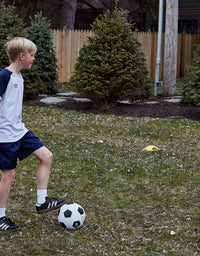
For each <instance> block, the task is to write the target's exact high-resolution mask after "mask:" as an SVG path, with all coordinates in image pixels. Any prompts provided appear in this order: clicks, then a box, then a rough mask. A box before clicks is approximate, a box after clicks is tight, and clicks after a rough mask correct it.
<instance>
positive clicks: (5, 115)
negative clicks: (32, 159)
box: [0, 69, 28, 143]
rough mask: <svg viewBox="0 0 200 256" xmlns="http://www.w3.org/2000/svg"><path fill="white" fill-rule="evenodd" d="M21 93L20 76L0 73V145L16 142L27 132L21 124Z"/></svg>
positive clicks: (4, 70)
mask: <svg viewBox="0 0 200 256" xmlns="http://www.w3.org/2000/svg"><path fill="white" fill-rule="evenodd" d="M23 92H24V80H23V77H22V75H21V74H16V73H13V72H11V71H9V70H8V69H3V70H1V71H0V96H1V97H2V100H1V101H0V143H6V142H15V141H18V140H19V139H21V138H22V137H23V136H24V135H25V134H26V133H27V131H28V130H27V129H26V128H25V126H24V123H23V122H22V104H23Z"/></svg>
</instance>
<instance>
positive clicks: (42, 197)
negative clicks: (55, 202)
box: [37, 189, 47, 204]
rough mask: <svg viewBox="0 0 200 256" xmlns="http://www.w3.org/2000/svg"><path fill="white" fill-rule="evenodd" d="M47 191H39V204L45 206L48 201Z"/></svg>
mask: <svg viewBox="0 0 200 256" xmlns="http://www.w3.org/2000/svg"><path fill="white" fill-rule="evenodd" d="M46 196H47V189H38V190H37V204H43V203H44V202H45V201H46V199H45V198H46Z"/></svg>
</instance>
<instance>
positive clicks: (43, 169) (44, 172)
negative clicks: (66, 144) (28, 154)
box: [33, 146, 66, 213]
mask: <svg viewBox="0 0 200 256" xmlns="http://www.w3.org/2000/svg"><path fill="white" fill-rule="evenodd" d="M33 155H34V156H36V157H37V158H38V159H39V161H40V164H39V167H38V171H37V195H38V199H37V204H36V210H37V212H38V213H45V212H49V211H51V210H54V209H57V208H59V207H61V206H62V205H63V204H64V203H65V202H66V201H65V200H64V199H61V200H58V199H55V198H48V197H47V186H48V180H49V174H50V169H51V164H52V160H53V154H52V153H51V151H49V150H48V149H47V148H46V147H45V146H43V147H41V148H39V149H37V150H36V151H34V152H33ZM41 200H43V201H41Z"/></svg>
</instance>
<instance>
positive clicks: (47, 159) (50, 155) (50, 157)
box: [45, 151, 53, 163]
mask: <svg viewBox="0 0 200 256" xmlns="http://www.w3.org/2000/svg"><path fill="white" fill-rule="evenodd" d="M52 161H53V153H52V152H51V151H48V153H47V154H46V155H45V162H48V163H52Z"/></svg>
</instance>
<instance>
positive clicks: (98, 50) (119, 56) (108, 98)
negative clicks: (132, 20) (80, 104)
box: [70, 10, 151, 105]
mask: <svg viewBox="0 0 200 256" xmlns="http://www.w3.org/2000/svg"><path fill="white" fill-rule="evenodd" d="M92 29H93V31H94V32H95V36H93V37H90V38H88V40H89V43H88V45H85V46H83V48H82V49H81V50H80V55H79V58H78V61H77V63H76V65H75V72H74V75H73V76H72V78H71V80H70V84H71V86H72V87H73V88H74V90H76V91H77V92H78V93H80V94H81V95H82V96H85V97H88V98H90V99H91V100H92V101H93V102H95V103H99V104H102V105H107V104H114V103H116V102H117V101H118V100H121V99H124V98H126V97H129V98H130V99H132V100H134V99H141V98H144V97H149V95H150V85H151V81H150V78H149V76H148V70H147V68H146V65H145V58H144V54H143V53H142V51H141V50H140V44H139V42H138V41H137V39H136V38H135V37H134V34H133V32H132V30H131V27H130V24H129V23H127V21H126V17H125V16H124V15H122V13H121V12H119V11H117V10H115V11H114V12H112V13H111V12H107V13H106V14H105V15H102V16H100V17H99V18H97V19H96V20H95V22H94V23H93V25H92Z"/></svg>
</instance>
